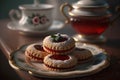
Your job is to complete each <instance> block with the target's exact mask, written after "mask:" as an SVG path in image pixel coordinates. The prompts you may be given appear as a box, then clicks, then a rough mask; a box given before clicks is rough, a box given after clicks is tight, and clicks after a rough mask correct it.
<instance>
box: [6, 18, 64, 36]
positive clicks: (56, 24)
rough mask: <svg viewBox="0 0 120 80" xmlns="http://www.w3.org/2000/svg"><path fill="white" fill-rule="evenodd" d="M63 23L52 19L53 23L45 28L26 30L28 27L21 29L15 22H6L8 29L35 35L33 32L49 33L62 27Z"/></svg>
mask: <svg viewBox="0 0 120 80" xmlns="http://www.w3.org/2000/svg"><path fill="white" fill-rule="evenodd" d="M64 25H65V24H64V23H63V22H61V21H57V20H55V21H53V24H52V25H51V26H50V27H49V28H48V29H46V30H41V31H40V30H28V29H21V28H20V27H21V25H19V24H18V23H17V22H9V23H8V24H7V27H8V29H10V30H16V31H19V32H20V33H21V34H24V35H35V34H44V33H51V32H56V31H58V30H60V29H62V28H63V27H64Z"/></svg>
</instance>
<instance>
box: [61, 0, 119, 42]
mask: <svg viewBox="0 0 120 80" xmlns="http://www.w3.org/2000/svg"><path fill="white" fill-rule="evenodd" d="M65 7H68V9H69V10H68V13H66V12H65ZM108 8H109V5H108V3H107V2H106V1H104V0H79V1H78V2H77V3H74V4H73V5H70V4H68V3H64V4H62V5H61V7H60V11H61V12H62V14H63V15H64V17H65V18H66V19H67V20H66V21H65V23H71V25H72V27H73V28H74V29H75V30H76V31H77V32H78V33H79V34H78V35H75V36H74V38H75V40H76V41H83V42H101V41H106V39H105V37H103V36H102V35H101V34H102V33H103V32H104V31H105V30H106V29H107V28H108V26H109V25H110V24H111V23H113V22H114V20H116V19H117V18H116V19H113V20H112V21H111V19H110V18H111V16H112V14H111V13H110V11H109V10H108ZM67 14H68V15H69V16H68V15H67Z"/></svg>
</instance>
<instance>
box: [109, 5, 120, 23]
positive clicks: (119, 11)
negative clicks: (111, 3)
mask: <svg viewBox="0 0 120 80" xmlns="http://www.w3.org/2000/svg"><path fill="white" fill-rule="evenodd" d="M116 11H117V12H118V15H117V16H116V17H115V18H114V19H113V20H112V21H111V25H112V24H113V23H114V22H115V21H116V20H118V19H119V18H120V6H117V7H116Z"/></svg>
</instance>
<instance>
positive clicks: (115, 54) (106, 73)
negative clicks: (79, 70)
mask: <svg viewBox="0 0 120 80" xmlns="http://www.w3.org/2000/svg"><path fill="white" fill-rule="evenodd" d="M9 21H10V20H9V19H4V20H0V49H1V50H2V51H3V53H4V55H6V57H7V59H9V55H10V54H11V52H13V51H14V50H16V49H17V48H19V47H20V46H22V45H24V44H28V43H32V42H36V41H40V40H42V39H43V38H44V37H45V35H39V36H36V37H33V36H25V35H20V34H19V33H18V32H17V31H12V30H9V29H8V28H7V23H8V22H9ZM119 25H120V20H118V21H117V22H115V23H114V24H113V26H111V27H109V29H108V30H107V31H106V32H105V33H104V35H105V36H106V37H107V39H108V40H107V41H106V42H105V43H101V44H95V45H97V46H100V47H101V48H103V49H105V50H106V52H107V53H108V54H109V55H110V56H111V65H110V66H109V67H108V68H107V69H105V70H103V71H101V72H99V73H97V74H94V75H91V76H87V77H82V78H79V77H77V78H72V79H69V80H120V26H119ZM66 26H67V27H64V28H63V29H61V30H59V31H58V32H60V33H65V34H68V35H70V36H72V35H74V34H75V33H76V32H75V31H74V29H73V28H72V27H71V26H70V25H66ZM16 72H17V73H18V75H19V76H20V77H21V78H23V79H25V80H49V79H47V78H37V77H33V76H31V75H29V74H28V73H27V72H25V71H16ZM65 80H66V79H65Z"/></svg>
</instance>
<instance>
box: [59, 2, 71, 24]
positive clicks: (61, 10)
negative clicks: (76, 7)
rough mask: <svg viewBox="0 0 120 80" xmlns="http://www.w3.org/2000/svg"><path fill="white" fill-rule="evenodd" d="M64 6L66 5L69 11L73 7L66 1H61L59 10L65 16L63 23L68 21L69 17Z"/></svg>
mask: <svg viewBox="0 0 120 80" xmlns="http://www.w3.org/2000/svg"><path fill="white" fill-rule="evenodd" d="M65 7H68V12H69V11H71V10H72V9H73V7H72V6H71V5H70V4H68V3H63V4H62V5H61V6H60V12H61V13H62V15H63V16H64V17H65V18H66V20H65V23H70V19H69V16H67V14H66V13H65V10H64V9H65Z"/></svg>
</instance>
